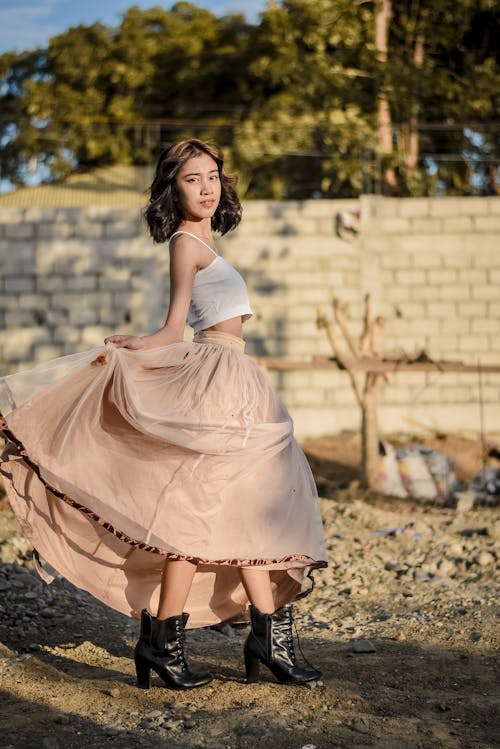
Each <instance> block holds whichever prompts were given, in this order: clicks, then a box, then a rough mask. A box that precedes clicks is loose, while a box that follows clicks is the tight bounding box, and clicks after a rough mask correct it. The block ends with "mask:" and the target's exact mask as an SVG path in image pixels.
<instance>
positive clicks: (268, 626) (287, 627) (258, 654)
mask: <svg viewBox="0 0 500 749" xmlns="http://www.w3.org/2000/svg"><path fill="white" fill-rule="evenodd" d="M250 620H251V625H252V631H251V632H250V634H249V635H248V637H247V640H246V642H245V651H244V652H245V670H246V675H247V682H248V683H253V682H257V681H259V670H260V664H261V663H263V664H264V665H265V666H267V667H268V669H269V670H270V671H271V672H272V673H273V674H274V676H275V677H276V678H277V679H278V681H280V682H281V683H282V684H305V683H306V682H307V681H317V680H318V679H321V671H316V669H314V668H311V669H306V668H301V667H300V666H298V665H297V660H296V658H295V652H294V649H293V635H292V624H293V618H292V607H291V605H288V606H283V607H282V608H281V609H278V610H277V611H275V612H274V614H261V612H260V611H259V610H258V609H256V608H255V606H250Z"/></svg>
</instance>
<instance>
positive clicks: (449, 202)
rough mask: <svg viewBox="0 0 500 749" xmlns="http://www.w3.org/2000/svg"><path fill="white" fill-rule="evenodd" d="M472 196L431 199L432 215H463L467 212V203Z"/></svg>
mask: <svg viewBox="0 0 500 749" xmlns="http://www.w3.org/2000/svg"><path fill="white" fill-rule="evenodd" d="M469 200H470V198H465V199H464V198H461V197H448V198H434V199H433V200H431V208H430V215H431V216H461V215H462V214H464V213H465V214H467V203H468V202H469Z"/></svg>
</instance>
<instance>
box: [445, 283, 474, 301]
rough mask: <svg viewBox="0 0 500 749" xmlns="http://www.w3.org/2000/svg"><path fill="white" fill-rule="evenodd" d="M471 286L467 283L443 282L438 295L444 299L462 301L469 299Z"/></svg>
mask: <svg viewBox="0 0 500 749" xmlns="http://www.w3.org/2000/svg"><path fill="white" fill-rule="evenodd" d="M469 294H470V287H469V286H467V285H466V284H443V285H442V286H440V288H439V289H438V297H439V299H442V300H443V301H450V302H451V301H460V300H462V299H468V298H469Z"/></svg>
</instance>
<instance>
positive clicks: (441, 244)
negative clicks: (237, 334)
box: [0, 196, 500, 436]
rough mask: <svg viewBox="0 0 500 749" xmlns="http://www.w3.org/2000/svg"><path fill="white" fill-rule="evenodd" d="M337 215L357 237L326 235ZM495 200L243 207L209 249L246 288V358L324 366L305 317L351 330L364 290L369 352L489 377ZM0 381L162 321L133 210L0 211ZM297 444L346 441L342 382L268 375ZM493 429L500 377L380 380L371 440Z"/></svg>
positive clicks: (498, 224) (494, 335) (324, 350)
mask: <svg viewBox="0 0 500 749" xmlns="http://www.w3.org/2000/svg"><path fill="white" fill-rule="evenodd" d="M338 214H344V215H345V214H349V215H350V216H353V215H356V216H357V215H360V216H361V219H360V224H359V233H358V234H357V235H354V234H349V233H347V234H346V235H345V238H340V237H338V236H337V234H336V230H335V227H336V217H337V216H338ZM499 229H500V199H495V198H446V199H442V200H434V199H407V200H406V199H404V200H395V199H383V198H377V197H371V196H370V197H362V198H361V199H360V200H359V201H358V200H352V201H306V202H285V203H274V202H268V201H255V202H251V203H247V204H246V205H245V206H244V219H243V222H242V224H241V225H240V227H239V228H238V229H237V230H236V231H235V232H233V233H232V234H231V235H229V236H227V237H224V238H222V239H221V240H220V243H219V244H220V248H221V251H222V253H223V254H224V255H225V256H226V257H227V259H228V260H229V261H230V262H232V263H233V264H234V265H235V266H236V267H237V268H238V269H239V270H240V271H241V272H242V274H243V275H244V276H245V278H246V280H247V282H248V285H249V290H250V295H251V301H252V306H253V309H254V317H253V318H252V319H251V320H249V321H248V322H247V323H246V325H245V333H246V338H247V342H248V343H247V346H248V348H247V350H248V352H249V353H251V354H258V355H272V356H289V357H292V358H295V357H297V358H303V357H311V356H314V355H329V354H330V347H329V344H328V342H327V339H326V336H325V333H324V331H318V330H317V329H316V323H315V321H316V314H317V309H318V308H321V309H322V310H323V311H325V312H327V313H330V310H331V306H330V305H331V300H332V298H333V297H334V296H336V297H338V298H340V299H342V300H343V301H346V302H348V303H349V305H350V311H351V318H352V321H353V323H352V324H353V328H354V330H355V331H356V332H359V330H360V326H361V314H362V299H363V295H364V294H365V293H366V292H367V291H370V292H371V294H372V296H373V298H374V301H375V306H376V310H377V312H378V313H380V314H382V315H383V316H384V317H385V318H386V328H385V333H384V338H383V349H384V350H389V351H392V352H398V351H399V352H402V353H403V352H406V353H413V352H415V351H416V350H420V349H425V351H426V352H427V354H428V355H429V356H431V357H434V358H448V359H460V360H462V361H465V362H470V363H474V364H476V363H477V362H478V361H480V362H481V363H483V364H487V363H500V343H499V335H498V333H499V332H500V293H499V288H500V284H499V281H500V252H499V249H500V247H499V244H500V243H499V241H498V236H499ZM0 271H1V275H0V324H1V332H0V367H1V373H6V372H10V371H15V370H17V369H22V368H26V367H29V366H32V365H33V364H34V363H37V362H40V361H44V360H47V359H49V358H52V357H55V356H59V355H62V354H66V353H72V352H74V351H78V350H82V349H85V348H90V347H91V346H95V345H101V343H102V340H103V338H104V336H105V335H108V334H110V333H111V332H119V331H120V332H134V333H139V334H141V333H144V332H147V331H151V330H154V329H156V328H157V327H158V326H159V325H161V324H162V322H163V321H164V319H165V315H166V312H167V304H168V251H167V248H166V246H164V245H156V246H155V245H153V244H152V242H151V240H150V239H149V238H148V237H147V235H146V231H145V228H144V226H143V224H142V222H141V219H140V215H139V212H135V213H134V212H131V211H130V210H129V211H119V210H116V209H109V208H106V207H104V206H99V207H82V208H37V207H33V208H28V209H17V208H1V209H0ZM269 374H270V377H271V379H272V380H273V382H274V383H275V385H276V387H277V388H278V389H279V391H280V393H281V395H282V397H283V400H284V401H285V403H286V404H287V406H288V407H289V409H290V411H291V412H292V415H293V417H294V420H295V424H296V431H297V433H298V434H299V435H302V436H306V435H316V434H321V433H327V432H338V431H341V430H342V429H356V428H357V427H358V425H359V412H358V408H357V406H356V405H355V402H354V397H353V393H352V390H351V386H350V384H349V380H348V377H347V375H346V374H345V373H343V372H326V371H307V372H303V371H302V372H299V371H295V372H287V373H281V372H270V373H269ZM479 389H481V392H482V398H483V401H484V404H483V405H484V407H483V412H484V417H485V426H486V428H487V430H489V431H500V426H499V425H500V412H499V403H500V375H498V374H496V375H485V374H483V375H482V376H481V378H479V377H478V375H476V374H472V375H463V374H453V375H451V374H441V373H432V374H415V373H411V374H403V373H399V374H398V375H393V376H391V378H390V384H389V385H388V386H387V387H386V388H385V391H384V393H383V396H382V400H381V407H380V424H381V428H382V430H383V431H392V430H394V429H402V430H405V431H408V430H418V429H419V428H426V427H433V428H439V429H445V430H446V429H465V430H473V431H477V430H478V429H479V423H480V422H479Z"/></svg>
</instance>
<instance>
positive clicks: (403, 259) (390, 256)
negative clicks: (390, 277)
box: [380, 251, 417, 270]
mask: <svg viewBox="0 0 500 749" xmlns="http://www.w3.org/2000/svg"><path fill="white" fill-rule="evenodd" d="M414 257H417V256H416V255H415V256H414V255H411V254H409V253H404V252H397V251H392V252H382V254H381V256H380V264H381V266H382V268H388V269H391V270H392V269H400V268H404V269H407V270H411V268H412V267H413V265H414V260H413V258H414Z"/></svg>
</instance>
